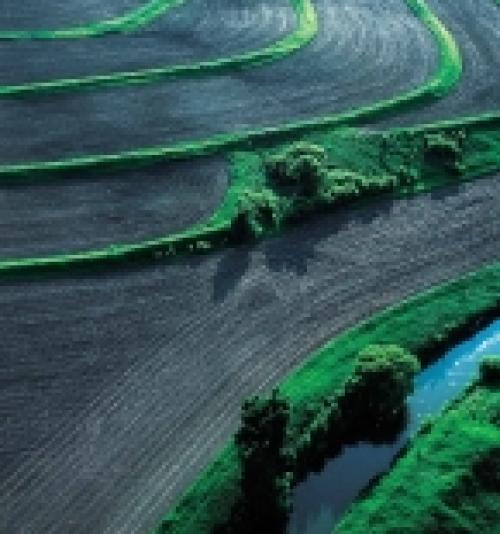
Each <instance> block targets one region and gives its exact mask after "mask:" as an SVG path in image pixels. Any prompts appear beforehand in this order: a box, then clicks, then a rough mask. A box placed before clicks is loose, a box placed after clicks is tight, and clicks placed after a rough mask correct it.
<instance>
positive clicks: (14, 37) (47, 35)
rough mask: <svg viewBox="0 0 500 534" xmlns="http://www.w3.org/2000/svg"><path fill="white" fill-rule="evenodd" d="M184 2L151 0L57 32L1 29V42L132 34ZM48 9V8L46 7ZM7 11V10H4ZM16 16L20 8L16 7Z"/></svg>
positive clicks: (180, 0) (178, 0)
mask: <svg viewBox="0 0 500 534" xmlns="http://www.w3.org/2000/svg"><path fill="white" fill-rule="evenodd" d="M183 1H184V0H149V1H148V2H147V3H145V4H143V5H142V6H139V7H137V8H135V9H132V10H131V11H128V12H127V13H125V14H124V15H121V16H117V17H114V18H110V19H106V20H100V21H98V22H92V23H89V24H85V25H83V26H74V27H71V28H63V29H55V30H31V29H30V30H5V29H0V41H23V40H49V39H50V40H53V39H81V38H88V37H98V36H101V35H105V34H107V33H117V32H118V33H120V32H131V31H134V30H137V29H138V28H141V27H143V26H146V25H147V24H149V23H151V22H152V21H153V20H154V19H156V18H157V17H159V16H160V15H163V14H164V13H165V12H166V11H167V10H168V9H170V8H171V7H173V6H175V5H179V4H180V3H182V2H183ZM45 7H46V6H45ZM4 9H5V8H4ZM15 10H16V14H18V12H19V7H18V6H16V9H15Z"/></svg>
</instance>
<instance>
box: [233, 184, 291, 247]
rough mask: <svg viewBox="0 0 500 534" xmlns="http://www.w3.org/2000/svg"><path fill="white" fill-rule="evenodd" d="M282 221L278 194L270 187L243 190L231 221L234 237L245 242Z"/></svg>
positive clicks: (274, 227) (237, 240)
mask: <svg viewBox="0 0 500 534" xmlns="http://www.w3.org/2000/svg"><path fill="white" fill-rule="evenodd" d="M280 221H281V215H280V205H279V199H278V198H277V196H276V195H275V194H274V193H273V192H272V191H270V190H269V189H266V188H262V189H261V190H260V191H252V190H245V191H243V192H242V194H241V196H240V198H239V200H238V204H237V207H236V214H235V216H234V218H233V220H232V223H231V232H232V236H233V239H234V240H235V241H236V242H238V243H243V242H245V241H249V240H252V239H256V238H258V237H260V236H261V235H263V234H264V233H265V232H266V231H270V230H274V229H276V228H277V227H278V226H279V224H280Z"/></svg>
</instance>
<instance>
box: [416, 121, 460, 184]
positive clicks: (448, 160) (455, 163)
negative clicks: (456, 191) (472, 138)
mask: <svg viewBox="0 0 500 534" xmlns="http://www.w3.org/2000/svg"><path fill="white" fill-rule="evenodd" d="M464 141H465V132H464V131H462V130H458V131H452V132H437V133H430V134H426V135H425V136H424V156H425V159H426V160H427V161H429V162H431V163H439V164H441V165H443V166H444V167H445V168H446V169H447V170H448V171H451V172H452V173H454V174H461V173H463V172H464V169H465V168H464V166H463V164H462V155H463V144H464Z"/></svg>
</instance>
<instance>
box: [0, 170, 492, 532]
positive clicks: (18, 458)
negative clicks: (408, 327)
mask: <svg viewBox="0 0 500 534" xmlns="http://www.w3.org/2000/svg"><path fill="white" fill-rule="evenodd" d="M499 194H500V176H497V177H494V178H490V179H483V180H479V181H477V182H475V183H471V184H468V185H462V186H460V187H457V188H453V189H451V190H450V189H448V190H443V191H440V192H439V193H435V194H429V195H424V196H421V197H416V198H413V199H410V200H401V201H397V202H387V201H386V202H383V203H378V204H374V205H372V206H371V207H365V208H364V209H362V210H351V211H340V212H338V213H336V214H334V215H331V216H326V217H323V218H317V219H316V220H314V221H312V222H310V223H308V224H305V225H304V226H301V227H299V228H297V229H294V230H293V231H291V232H289V233H287V234H286V235H284V236H283V237H280V238H277V239H272V240H269V241H268V242H264V243H261V244H259V245H258V246H255V247H253V248H242V249H237V250H228V251H226V252H224V253H220V254H217V255H213V256H210V257H206V258H204V259H196V260H192V261H190V262H189V263H188V264H187V265H185V264H182V265H171V266H158V267H152V268H149V269H144V270H139V271H134V272H121V273H116V274H107V275H104V274H100V275H96V276H95V277H93V276H80V277H68V278H58V279H57V278H53V277H52V278H49V279H46V280H34V279H32V280H29V281H28V280H26V279H24V280H20V281H19V282H15V281H10V282H6V283H4V284H2V286H1V292H0V295H1V296H0V298H1V305H2V309H4V310H8V311H9V313H6V314H3V315H2V317H1V319H0V336H1V338H2V345H3V351H2V352H3V354H2V361H3V365H2V370H1V376H0V385H1V387H0V391H1V392H2V393H1V395H2V398H1V402H0V406H1V416H2V420H3V421H4V424H3V425H2V429H1V435H0V443H1V447H2V449H1V462H2V463H1V471H0V473H1V476H0V479H1V480H2V487H1V488H0V495H1V498H0V509H1V510H2V513H1V514H0V521H1V522H0V530H3V531H6V532H35V531H37V532H47V533H55V532H57V533H65V532H68V530H69V529H71V532H75V533H79V532H81V533H87V532H99V533H104V532H123V533H127V534H129V533H131V532H138V533H140V532H146V531H147V529H148V528H151V527H152V526H153V525H154V523H155V520H157V519H158V517H159V515H160V514H161V512H163V511H165V509H167V508H168V506H169V505H170V504H172V502H173V501H174V499H175V498H176V497H177V496H178V495H179V494H180V492H182V490H183V489H185V488H186V485H187V484H188V483H189V482H190V481H192V480H193V478H194V477H195V475H196V474H197V473H198V472H199V470H200V469H201V468H202V467H203V466H204V465H206V464H207V462H208V461H209V460H210V458H211V457H212V456H213V454H214V453H215V451H216V450H217V448H218V447H219V446H220V445H221V444H222V443H223V442H224V440H226V439H227V437H228V436H229V434H230V433H231V432H232V431H233V430H234V428H235V426H236V424H237V419H238V412H239V405H240V402H241V400H242V399H243V398H244V397H245V396H247V395H249V394H251V393H255V392H256V391H258V390H259V389H261V388H266V387H269V386H270V385H271V384H272V383H274V382H276V381H277V380H278V379H279V378H281V377H282V376H283V375H284V374H285V373H286V372H287V371H288V370H290V369H291V368H292V367H293V366H294V365H296V364H297V363H298V362H300V361H301V360H302V358H303V357H304V356H305V355H306V354H307V353H308V352H309V351H310V350H311V349H313V348H314V347H316V346H317V345H318V344H320V343H321V342H322V341H324V340H325V339H326V338H328V337H330V336H331V335H332V334H334V333H335V332H339V331H340V330H342V329H344V328H345V327H347V326H349V325H352V324H354V323H355V322H356V321H358V320H359V319H361V318H363V317H366V316H367V315H369V314H371V313H372V312H373V311H375V310H377V309H380V308H381V307H383V306H386V305H388V304H391V303H395V302H397V301H398V300H400V299H401V298H402V297H405V296H408V295H410V294H413V293H415V292H417V291H420V290H422V289H424V288H427V287H429V286H431V285H433V284H436V283H438V282H443V281H445V280H447V279H449V278H451V277H452V276H455V275H458V274H461V273H465V272H466V271H469V270H471V269H474V268H476V267H479V266H481V265H482V264H484V263H487V262H490V261H493V260H498V259H500V251H499V249H498V242H499V239H500V222H499V221H500V206H499V204H498V202H497V198H498V195H499ZM34 339H36V340H37V344H36V345H34V344H33V340H34Z"/></svg>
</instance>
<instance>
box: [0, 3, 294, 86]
mask: <svg viewBox="0 0 500 534" xmlns="http://www.w3.org/2000/svg"><path fill="white" fill-rule="evenodd" d="M145 1H146V0H142V3H143V2H145ZM75 3H76V2H75ZM106 3H108V4H109V3H110V2H109V0H108V1H107V2H102V1H101V2H100V4H101V5H105V4H106ZM84 4H85V3H80V5H84ZM41 5H43V9H44V10H45V9H47V8H46V6H45V3H43V4H40V6H41ZM33 20H37V19H36V18H34V19H33ZM295 26H296V17H295V15H294V12H293V9H292V7H291V4H290V2H289V0H275V1H273V3H272V5H271V4H270V3H269V1H268V0H186V1H185V3H184V4H181V5H179V6H176V7H172V8H170V9H169V10H167V11H166V12H165V13H163V14H162V15H161V16H159V17H158V18H156V19H155V20H153V21H152V22H151V23H150V24H148V25H147V26H144V27H141V28H138V29H137V30H136V31H134V32H133V33H131V34H108V35H105V36H103V37H99V38H96V39H72V40H64V41H60V40H55V41H43V42H42V43H40V41H24V42H22V41H19V42H15V41H3V42H2V41H0V65H1V66H2V68H1V71H2V75H1V79H0V83H2V84H18V83H26V82H33V81H42V80H50V79H53V78H67V77H70V78H71V77H75V76H86V75H87V76H88V75H95V74H108V73H110V72H117V71H124V70H125V71H127V70H138V69H145V68H154V67H163V66H166V65H172V64H180V63H191V62H194V61H200V60H204V59H216V58H218V57H222V56H228V55H232V54H237V53H241V52H246V51H249V50H254V49H258V48H261V47H263V46H266V45H268V44H270V43H272V42H274V41H276V40H277V39H279V38H280V37H283V36H284V35H285V34H288V33H290V32H291V31H292V30H293V29H294V28H295Z"/></svg>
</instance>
